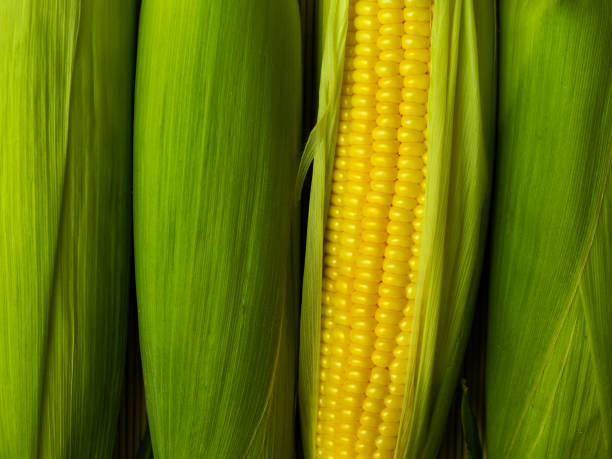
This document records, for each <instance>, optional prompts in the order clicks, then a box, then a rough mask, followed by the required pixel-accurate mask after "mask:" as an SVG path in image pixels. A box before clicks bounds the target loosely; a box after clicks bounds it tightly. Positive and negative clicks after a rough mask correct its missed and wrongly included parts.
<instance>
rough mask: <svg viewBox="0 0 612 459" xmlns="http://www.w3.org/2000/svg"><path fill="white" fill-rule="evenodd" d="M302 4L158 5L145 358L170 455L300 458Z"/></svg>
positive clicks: (140, 92) (145, 177) (146, 170)
mask: <svg viewBox="0 0 612 459" xmlns="http://www.w3.org/2000/svg"><path fill="white" fill-rule="evenodd" d="M300 112H301V57H300V24H299V9H298V3H297V1H288V2H287V1H275V0H265V1H263V2H250V1H246V0H239V1H232V2H228V1H222V0H214V1H209V2H197V1H185V2H179V3H176V2H166V1H165V0H151V1H148V2H146V3H144V4H143V8H142V12H141V22H140V37H139V49H138V65H137V83H136V108H135V164H134V184H135V190H134V193H135V196H134V199H135V207H134V210H135V250H136V282H137V293H138V307H139V321H140V323H139V325H140V337H141V350H142V358H143V366H144V379H145V392H146V399H147V410H148V415H149V421H150V429H151V438H152V443H153V450H154V453H155V456H156V457H160V458H168V457H177V458H183V457H211V458H222V457H223V458H225V457H227V458H234V457H236V458H237V457H243V456H249V457H291V456H292V455H293V454H294V452H293V449H294V444H293V443H294V442H293V435H294V421H293V419H294V410H295V402H294V392H295V384H294V379H295V372H296V360H297V359H296V356H295V353H296V349H297V335H296V331H295V329H296V327H297V323H296V321H297V307H298V303H297V291H298V287H297V278H296V276H297V268H296V266H297V265H296V263H297V262H298V260H299V257H298V251H297V247H296V244H297V234H298V233H297V230H298V228H297V220H296V216H297V212H298V206H297V204H296V201H295V199H294V197H295V182H296V176H297V161H298V151H299V141H300V140H299V139H300Z"/></svg>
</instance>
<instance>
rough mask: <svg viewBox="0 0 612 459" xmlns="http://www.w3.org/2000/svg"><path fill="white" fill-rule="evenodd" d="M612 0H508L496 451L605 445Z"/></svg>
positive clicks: (611, 451) (497, 270) (555, 452)
mask: <svg viewBox="0 0 612 459" xmlns="http://www.w3.org/2000/svg"><path fill="white" fill-rule="evenodd" d="M611 31H612V4H610V2H608V1H584V0H578V1H575V2H563V1H550V0H538V1H534V2H530V3H529V5H527V4H526V3H524V2H522V1H506V2H503V3H502V6H501V9H500V33H501V35H500V62H501V66H500V110H499V122H498V133H499V139H498V152H499V159H498V166H497V176H496V179H497V182H496V183H497V185H496V200H495V206H494V208H495V213H494V224H493V247H492V253H491V266H492V273H491V289H490V316H489V344H488V351H487V432H488V436H489V437H488V445H489V453H490V455H491V457H517V458H523V457H580V458H590V457H598V458H601V457H612V360H611V359H610V349H612V307H611V298H612V239H611V237H610V235H611V234H612V220H611V219H612V215H611V214H612V184H611V174H612V171H611V167H612V48H611V47H610V41H611V39H612V33H611Z"/></svg>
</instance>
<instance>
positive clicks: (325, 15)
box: [297, 0, 348, 458]
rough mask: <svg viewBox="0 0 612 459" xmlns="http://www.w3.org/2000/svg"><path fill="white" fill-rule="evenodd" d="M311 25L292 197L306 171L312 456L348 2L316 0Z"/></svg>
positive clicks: (303, 418) (303, 368) (307, 445)
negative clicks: (309, 126) (314, 98)
mask: <svg viewBox="0 0 612 459" xmlns="http://www.w3.org/2000/svg"><path fill="white" fill-rule="evenodd" d="M316 23H317V25H316V26H315V27H316V29H317V31H318V33H317V34H316V35H317V38H318V40H317V50H318V51H317V56H318V57H317V63H318V66H320V69H321V73H320V77H319V105H318V115H317V123H316V125H315V127H314V128H313V130H312V132H311V134H310V137H309V138H308V142H307V144H306V147H305V149H304V153H303V155H302V160H301V162H300V170H299V174H298V189H297V193H298V194H299V193H300V192H301V186H302V182H303V180H304V178H305V177H306V173H307V171H308V169H309V168H310V167H312V181H311V188H310V199H309V205H308V221H307V229H306V253H305V260H304V277H303V283H302V308H301V311H300V314H301V316H300V353H299V371H298V374H299V378H298V393H299V412H300V424H301V432H302V445H303V448H304V456H305V457H307V458H311V457H314V455H315V439H316V424H317V409H318V400H319V397H318V392H319V354H320V343H321V291H322V279H323V237H324V229H325V220H326V218H327V206H328V204H329V199H330V193H331V178H332V171H333V164H334V154H335V147H336V128H337V126H338V116H339V115H338V107H339V103H340V90H341V89H342V71H343V67H344V49H345V44H346V32H347V25H348V0H322V1H321V3H320V4H319V11H318V17H317V21H316Z"/></svg>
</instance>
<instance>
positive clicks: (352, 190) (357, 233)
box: [316, 0, 432, 458]
mask: <svg viewBox="0 0 612 459" xmlns="http://www.w3.org/2000/svg"><path fill="white" fill-rule="evenodd" d="M431 17H432V2H431V0H378V1H366V0H360V1H352V2H351V3H350V13H349V28H348V35H347V45H346V58H345V69H344V81H343V87H342V99H341V108H340V110H341V112H340V122H339V127H338V141H337V149H336V158H335V166H334V172H333V183H332V194H331V200H330V207H329V211H328V219H327V229H326V233H325V246H324V252H325V258H324V278H323V295H322V315H323V320H322V335H321V336H322V343H321V360H320V362H321V368H320V384H321V385H320V397H319V412H318V424H317V439H316V445H317V456H318V457H322V458H332V457H333V458H336V457H374V458H392V457H393V455H394V451H395V445H396V440H397V434H398V430H399V420H400V414H401V410H402V404H403V397H404V389H405V381H406V377H407V359H408V353H409V344H410V337H411V330H412V320H413V316H414V311H413V309H414V298H415V294H416V280H417V270H418V265H419V251H420V240H421V229H422V223H423V210H424V202H425V171H426V163H427V93H428V89H429V63H430V52H429V47H430V35H431Z"/></svg>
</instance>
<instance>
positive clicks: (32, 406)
mask: <svg viewBox="0 0 612 459" xmlns="http://www.w3.org/2000/svg"><path fill="white" fill-rule="evenodd" d="M135 25H136V4H135V2H130V1H127V2H125V1H122V2H119V1H116V0H111V1H110V2H108V1H104V2H103V1H98V0H93V1H89V2H81V1H78V0H70V1H55V0H50V1H46V2H38V1H29V0H25V1H22V0H19V1H14V0H5V1H3V2H1V4H0V30H1V31H2V32H1V33H0V100H1V101H2V109H1V110H0V132H2V135H1V136H0V196H1V198H0V271H1V274H0V412H1V413H2V414H1V415H0V458H3V459H14V458H25V459H28V458H99V457H110V455H111V453H112V450H113V439H114V434H115V431H116V422H117V415H118V409H119V399H120V392H121V383H122V380H123V370H124V353H125V339H126V338H125V332H126V327H125V324H126V319H127V306H128V301H129V285H130V278H131V275H130V267H131V253H132V245H131V241H132V235H131V198H130V187H131V143H132V129H131V119H132V88H133V85H134V67H135V65H134V59H135V42H136V35H135Z"/></svg>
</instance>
